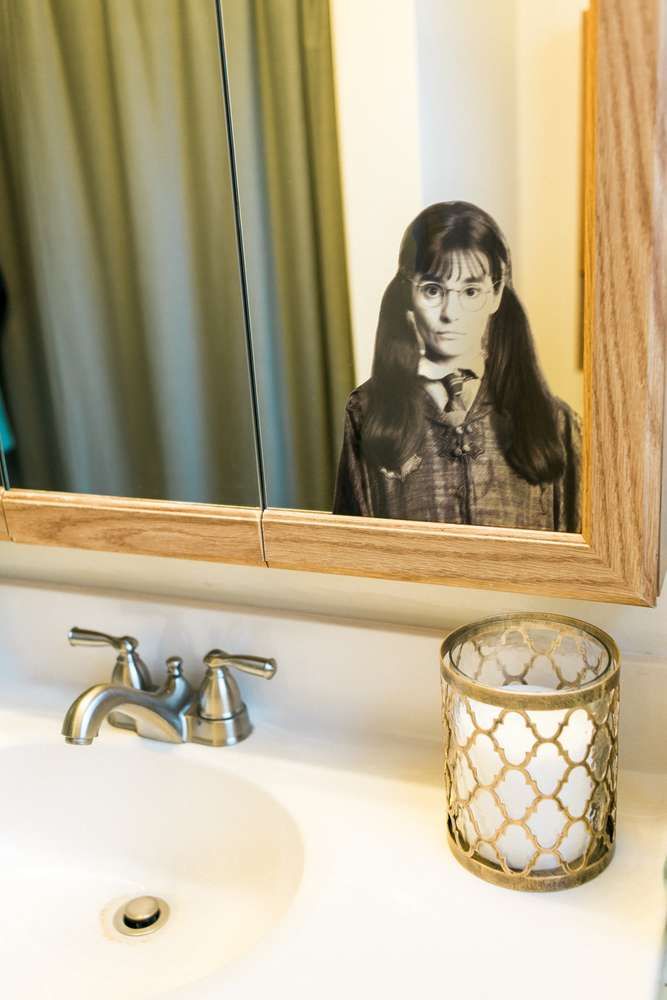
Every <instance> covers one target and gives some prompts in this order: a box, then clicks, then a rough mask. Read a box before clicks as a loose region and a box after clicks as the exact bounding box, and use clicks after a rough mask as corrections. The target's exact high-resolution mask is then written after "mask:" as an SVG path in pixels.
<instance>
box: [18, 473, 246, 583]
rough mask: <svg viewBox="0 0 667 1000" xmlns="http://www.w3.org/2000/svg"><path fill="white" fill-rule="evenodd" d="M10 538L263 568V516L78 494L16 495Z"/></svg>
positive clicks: (209, 506)
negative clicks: (261, 521)
mask: <svg viewBox="0 0 667 1000" xmlns="http://www.w3.org/2000/svg"><path fill="white" fill-rule="evenodd" d="M2 507H3V510H4V515H5V518H6V523H7V528H8V532H9V537H10V538H11V539H12V540H13V541H15V542H28V543H30V544H33V545H59V546H65V547H72V548H79V549H95V550H99V551H103V552H131V553H135V554H138V555H151V556H169V557H171V558H176V559H198V560H199V559H200V560H206V561H208V562H227V563H240V564H242V565H247V566H263V565H265V563H264V556H263V547H262V538H261V525H260V511H259V509H256V508H252V507H218V506H215V505H213V504H185V503H172V502H170V501H161V500H135V499H131V498H130V499H126V498H122V497H100V496H88V495H83V494H78V493H47V492H42V491H38V490H9V491H8V492H6V493H5V494H4V496H3V497H2Z"/></svg>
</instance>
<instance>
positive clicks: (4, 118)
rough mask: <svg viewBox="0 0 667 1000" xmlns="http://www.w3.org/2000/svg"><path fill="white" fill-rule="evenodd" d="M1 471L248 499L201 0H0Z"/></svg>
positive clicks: (215, 68)
mask: <svg viewBox="0 0 667 1000" xmlns="http://www.w3.org/2000/svg"><path fill="white" fill-rule="evenodd" d="M0 270H1V271H2V275H3V290H2V314H3V316H2V333H1V334H0V352H1V354H0V358H1V364H0V389H1V394H2V400H3V403H2V406H1V407H0V433H1V434H2V442H3V445H4V448H5V452H6V460H7V465H8V467H9V479H10V485H11V486H22V487H28V488H33V489H49V490H64V491H72V492H82V493H99V494H113V495H117V496H137V497H145V498H160V499H171V500H184V501H202V502H213V503H224V504H239V505H250V506H255V505H257V504H258V503H259V488H258V476H257V460H256V454H255V437H254V425H253V418H252V397H251V388H250V382H249V374H248V357H247V341H246V331H245V324H244V313H243V300H242V293H241V283H240V276H239V263H238V248H237V242H236V223H235V213H234V200H233V193H232V183H231V173H230V164H229V154H228V138H227V133H226V124H225V109H224V100H223V88H222V79H221V59H220V48H219V36H218V27H217V19H216V8H215V3H214V0H189V2H187V3H183V2H181V0H114V2H113V3H109V2H106V0H21V2H20V3H16V2H15V0H0Z"/></svg>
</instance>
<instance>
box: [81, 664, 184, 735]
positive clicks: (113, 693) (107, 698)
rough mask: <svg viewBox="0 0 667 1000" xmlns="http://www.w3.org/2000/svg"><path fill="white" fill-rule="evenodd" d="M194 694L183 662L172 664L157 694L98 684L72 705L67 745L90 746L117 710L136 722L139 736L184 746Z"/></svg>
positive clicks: (155, 692)
mask: <svg viewBox="0 0 667 1000" xmlns="http://www.w3.org/2000/svg"><path fill="white" fill-rule="evenodd" d="M192 699H193V691H192V688H191V687H190V685H189V684H188V682H187V681H186V680H185V678H184V677H183V676H182V674H181V661H180V660H178V659H177V658H176V657H175V658H174V660H173V661H172V662H170V663H169V676H168V679H167V682H166V684H165V685H164V687H163V688H161V689H160V690H158V691H139V690H137V689H136V688H127V687H120V686H116V685H113V684H95V685H94V686H93V687H91V688H88V690H87V691H84V692H83V694H80V695H79V697H78V698H77V699H76V700H75V701H74V702H72V704H71V705H70V707H69V708H68V710H67V713H66V715H65V718H64V720H63V728H62V733H63V736H64V737H65V740H66V742H67V743H71V744H72V745H74V746H90V744H91V743H92V742H93V740H94V738H95V737H96V736H97V735H98V734H99V731H100V726H101V725H102V722H103V721H104V719H106V718H107V716H108V715H109V713H110V712H113V711H114V709H117V708H122V710H123V714H124V715H126V716H129V717H130V718H132V719H134V721H135V722H136V726H137V733H138V734H139V735H140V736H146V737H148V738H150V739H157V740H162V741H163V742H167V743H183V742H185V740H186V739H187V734H188V722H187V711H188V709H189V707H190V705H191V703H192Z"/></svg>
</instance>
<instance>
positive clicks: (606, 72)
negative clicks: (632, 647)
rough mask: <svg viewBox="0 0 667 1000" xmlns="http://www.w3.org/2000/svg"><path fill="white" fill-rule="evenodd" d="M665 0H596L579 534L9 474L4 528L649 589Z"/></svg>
mask: <svg viewBox="0 0 667 1000" xmlns="http://www.w3.org/2000/svg"><path fill="white" fill-rule="evenodd" d="M665 2H666V0H634V2H633V3H632V4H628V3H627V0H592V3H591V12H590V29H591V30H590V39H591V44H590V45H589V46H588V52H587V60H588V74H587V76H588V79H589V80H590V81H592V86H591V87H590V90H589V93H588V96H587V99H586V115H585V117H586V120H587V122H588V123H589V124H591V123H592V125H593V127H592V128H590V127H589V128H588V129H587V134H588V135H589V137H590V138H589V141H588V142H587V148H586V151H585V166H584V171H585V184H584V187H585V198H584V203H585V228H584V246H585V277H586V280H585V295H584V331H585V337H584V379H585V386H586V391H585V404H584V430H585V435H584V459H585V461H584V468H585V470H586V471H585V482H584V505H583V506H584V513H583V524H582V532H581V534H577V535H575V534H564V533H556V532H553V533H552V532H541V531H523V530H517V529H511V528H484V527H471V526H461V525H441V524H431V523H421V522H412V521H392V520H387V519H366V518H358V517H342V516H335V515H332V514H325V513H317V512H311V511H294V510H281V509H275V508H268V509H267V510H265V511H263V512H262V511H260V510H254V509H251V508H229V507H215V506H212V505H197V504H179V503H169V502H160V501H145V500H125V499H122V498H109V497H89V496H84V495H79V494H53V493H38V492H36V491H30V490H11V491H9V492H5V493H4V495H3V496H2V497H0V499H1V500H2V508H3V511H4V518H5V519H6V521H4V522H3V520H2V519H0V538H2V537H3V530H5V531H6V532H7V536H8V537H9V538H11V539H12V540H14V541H16V542H32V543H39V544H54V545H65V546H70V545H71V546H75V547H78V548H92V549H103V550H107V551H115V552H118V551H122V552H136V553H147V554H152V555H164V556H175V557H182V558H189V559H204V560H209V561H224V562H235V563H245V564H249V565H266V566H269V567H281V568H287V569H298V570H310V571H316V572H327V573H340V574H350V575H353V576H369V577H379V578H387V577H389V578H393V579H402V580H413V581H420V582H431V583H443V584H452V585H457V586H470V587H488V588H494V589H499V590H517V591H522V592H529V593H539V594H546V595H556V596H565V597H579V598H582V599H588V600H600V601H615V602H621V603H628V604H641V605H653V604H655V601H656V597H657V593H658V579H659V565H658V563H659V554H658V547H659V531H660V480H661V458H662V435H663V395H664V380H665V338H664V331H665V320H666V317H667V309H666V301H667V289H666V274H665V272H666V268H667V254H666V252H665V245H666V241H667V234H666V233H665V218H666V209H667V197H666V188H665V180H666V175H667V162H666V161H667V137H666V129H665V94H664V84H663V83H662V82H661V81H662V72H664V68H665V67H664V66H662V67H661V65H660V59H661V47H660V33H661V27H662V29H663V30H664V25H665V20H666V17H665ZM661 16H662V22H661ZM664 58H665V56H664V49H663V54H662V59H663V60H664Z"/></svg>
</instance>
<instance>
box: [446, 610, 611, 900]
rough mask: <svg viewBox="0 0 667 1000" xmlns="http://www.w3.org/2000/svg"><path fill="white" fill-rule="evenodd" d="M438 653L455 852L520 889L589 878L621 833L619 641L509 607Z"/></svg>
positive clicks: (468, 863) (449, 824)
mask: <svg viewBox="0 0 667 1000" xmlns="http://www.w3.org/2000/svg"><path fill="white" fill-rule="evenodd" d="M441 663H442V671H441V673H442V705H443V723H444V731H445V788H446V794H447V829H448V834H449V841H450V845H451V847H452V850H453V852H454V854H455V856H456V858H457V859H458V860H459V861H460V862H461V863H462V864H463V865H464V866H465V867H467V868H468V869H470V870H471V871H473V872H475V873H476V874H477V875H479V876H481V877H482V878H484V879H487V880H488V881H491V882H494V883H496V884H498V885H504V886H508V887H511V888H515V889H532V890H550V889H559V888H566V887H570V886H573V885H579V884H581V883H582V882H586V881H588V880H589V879H591V878H593V876H595V875H597V874H598V873H599V872H601V871H602V870H603V869H604V868H605V867H606V866H607V865H608V864H609V862H610V860H611V858H612V855H613V851H614V841H615V832H616V780H617V769H618V768H617V763H618V752H617V747H618V712H619V656H618V650H617V648H616V645H615V643H614V642H613V640H612V639H610V638H609V636H608V635H606V634H605V633H604V632H602V631H601V630H600V629H597V628H595V627H594V626H592V625H588V624H587V623H585V622H581V621H577V620H576V619H573V618H564V617H561V616H559V615H548V614H537V613H536V614H532V613H525V614H521V613H517V614H508V615H503V616H499V617H496V618H488V619H485V620H484V621H481V622H478V623H476V624H473V625H468V626H465V627H464V628H461V629H458V630H457V631H455V632H453V633H451V634H450V635H449V636H448V637H447V638H446V639H445V641H444V643H443V645H442V657H441Z"/></svg>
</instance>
